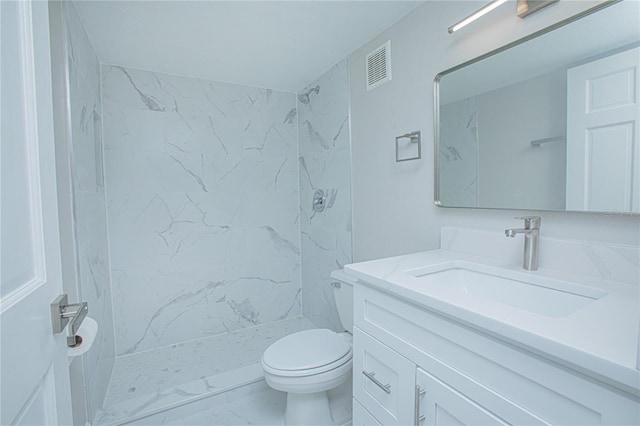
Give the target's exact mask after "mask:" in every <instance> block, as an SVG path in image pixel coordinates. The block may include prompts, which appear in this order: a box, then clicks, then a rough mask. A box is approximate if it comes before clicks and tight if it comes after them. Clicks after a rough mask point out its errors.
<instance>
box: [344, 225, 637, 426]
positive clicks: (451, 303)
mask: <svg viewBox="0 0 640 426" xmlns="http://www.w3.org/2000/svg"><path fill="white" fill-rule="evenodd" d="M517 240H518V239H516V241H514V240H513V239H506V238H504V236H503V235H500V233H498V232H496V233H491V232H482V231H471V230H461V229H455V228H444V229H443V231H442V245H441V246H442V247H443V248H442V249H440V250H435V251H431V252H424V253H417V254H411V255H406V256H399V257H395V258H388V259H380V260H376V261H370V262H362V263H358V264H353V265H347V266H346V267H345V272H346V273H347V274H348V275H349V276H350V277H351V278H352V279H353V281H354V283H355V294H354V303H355V307H354V324H355V327H354V355H353V371H354V376H353V377H354V382H353V394H354V401H353V402H354V408H353V411H354V413H353V424H354V425H363V424H367V425H368V424H383V425H391V424H403V425H407V424H414V425H420V424H425V425H426V424H429V425H432V424H518V425H520V424H580V425H595V424H608V425H614V424H615V425H622V424H636V425H637V424H639V423H640V404H639V401H640V372H639V371H638V353H637V351H638V349H637V339H638V326H639V324H638V318H639V315H640V312H639V307H638V305H639V303H638V300H639V299H638V283H637V280H638V264H637V259H638V248H637V247H626V246H610V245H602V244H591V243H588V242H584V241H582V242H576V241H562V240H553V239H541V246H540V251H541V252H540V269H539V270H538V271H536V272H529V271H524V270H523V269H522V266H521V262H520V257H519V256H521V250H522V248H521V246H520V244H521V242H518V241H517ZM559 253H563V254H562V255H559ZM479 254H482V256H480V255H479Z"/></svg>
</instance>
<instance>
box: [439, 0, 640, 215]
mask: <svg viewBox="0 0 640 426" xmlns="http://www.w3.org/2000/svg"><path fill="white" fill-rule="evenodd" d="M639 16H640V2H637V1H630V0H627V1H620V2H611V3H606V4H601V5H599V6H598V7H596V8H594V9H591V10H589V11H587V12H586V13H583V14H581V15H579V16H576V17H573V18H571V19H569V20H567V21H563V22H560V23H558V24H556V25H554V26H552V27H549V28H547V29H545V30H543V31H540V32H538V33H535V34H533V35H531V36H529V37H527V38H525V39H522V40H519V41H516V42H514V43H511V44H509V45H507V46H505V47H503V48H500V49H497V50H495V51H493V52H490V53H488V54H486V55H483V56H481V57H479V58H477V59H474V60H472V61H469V62H466V63H464V64H461V65H459V66H457V67H454V68H451V69H449V70H447V71H444V72H442V73H440V74H438V75H437V76H436V79H435V93H436V95H435V96H436V99H435V102H436V105H435V110H436V116H435V119H436V120H435V124H436V167H435V173H436V176H435V182H436V188H435V200H436V204H438V205H440V206H444V207H473V208H501V209H534V210H560V211H565V210H566V211H598V212H636V213H637V212H640V145H639V142H638V139H639V135H640V130H639V128H640V109H639V102H638V101H639V97H640V88H639V85H640V81H639V80H640V74H639V67H640V25H639V20H638V19H639V18H638V17H639Z"/></svg>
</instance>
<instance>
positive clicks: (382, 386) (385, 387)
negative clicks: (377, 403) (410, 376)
mask: <svg viewBox="0 0 640 426" xmlns="http://www.w3.org/2000/svg"><path fill="white" fill-rule="evenodd" d="M362 374H364V375H365V376H366V377H367V379H369V380H371V381H372V382H373V383H375V384H376V386H378V387H379V388H380V389H382V390H383V391H385V392H386V393H391V385H390V384H388V383H387V384H386V385H385V384H384V383H382V382H381V381H380V380H378V379H376V372H375V371H366V370H362Z"/></svg>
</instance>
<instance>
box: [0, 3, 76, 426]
mask: <svg viewBox="0 0 640 426" xmlns="http://www.w3.org/2000/svg"><path fill="white" fill-rule="evenodd" d="M47 8H48V6H47V2H44V1H34V2H30V1H15V0H11V1H5V0H2V1H0V24H1V25H0V82H1V84H0V98H1V103H0V129H1V133H0V138H1V139H0V140H1V149H0V167H1V169H0V176H1V177H0V179H1V181H0V186H1V192H0V206H1V208H0V210H1V212H0V214H1V216H0V224H1V226H0V240H1V244H2V246H1V256H0V259H1V262H0V377H1V380H0V424H2V425H9V424H18V425H55V424H71V399H70V392H69V372H68V366H67V357H66V342H65V334H64V333H59V334H57V335H53V334H52V331H51V314H50V303H51V302H52V301H53V299H54V298H55V297H56V296H57V295H58V294H60V293H61V292H62V273H61V267H60V248H59V235H58V215H57V202H56V183H55V162H54V140H53V109H52V101H51V63H50V53H49V21H48V10H47Z"/></svg>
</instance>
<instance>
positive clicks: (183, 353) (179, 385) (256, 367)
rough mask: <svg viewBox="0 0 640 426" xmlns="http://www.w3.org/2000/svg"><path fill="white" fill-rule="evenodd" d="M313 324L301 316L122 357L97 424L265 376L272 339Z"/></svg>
mask: <svg viewBox="0 0 640 426" xmlns="http://www.w3.org/2000/svg"><path fill="white" fill-rule="evenodd" d="M314 327H315V326H314V324H312V323H311V322H310V321H309V320H307V319H305V318H303V317H298V318H293V319H288V320H284V321H278V322H274V323H270V324H266V325H262V326H258V327H252V328H244V329H241V330H238V331H234V332H230V333H224V334H217V335H215V336H212V337H209V338H205V339H199V340H194V341H190V342H184V343H179V344H175V345H171V346H166V347H161V348H156V349H153V350H150V351H146V352H138V353H135V354H132V355H128V356H123V357H119V358H117V359H116V362H115V365H114V370H113V374H112V377H111V383H110V385H109V391H108V394H107V398H106V401H105V408H104V409H103V410H102V411H101V412H100V414H99V416H98V417H97V418H96V422H95V424H97V425H111V424H118V423H120V422H123V421H124V420H126V419H135V418H142V417H144V416H147V415H150V414H153V413H157V412H160V411H163V410H166V409H169V408H173V407H177V406H180V405H182V404H185V403H187V402H191V401H195V400H198V399H201V398H205V397H209V396H212V395H215V394H217V393H221V392H226V391H229V390H231V389H234V388H236V387H238V386H240V385H244V384H248V383H252V382H255V381H257V380H260V379H262V377H263V372H262V367H261V365H260V359H261V357H262V354H263V352H264V351H265V349H266V348H267V347H268V346H269V345H271V343H273V342H274V341H276V340H277V339H279V338H281V337H284V336H286V335H288V334H291V333H295V332H297V331H301V330H306V329H310V328H314Z"/></svg>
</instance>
